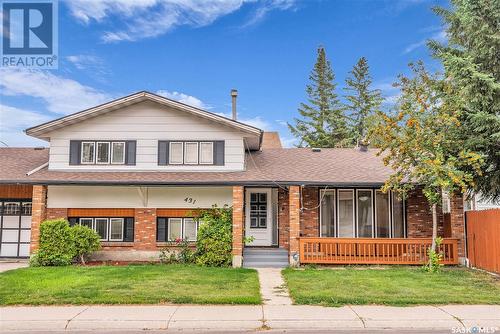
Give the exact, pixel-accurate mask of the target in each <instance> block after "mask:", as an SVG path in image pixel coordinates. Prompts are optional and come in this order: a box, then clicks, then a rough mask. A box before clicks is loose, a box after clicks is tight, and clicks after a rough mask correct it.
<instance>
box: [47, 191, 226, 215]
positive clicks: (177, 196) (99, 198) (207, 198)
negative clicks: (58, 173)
mask: <svg viewBox="0 0 500 334" xmlns="http://www.w3.org/2000/svg"><path fill="white" fill-rule="evenodd" d="M142 190H143V191H142V194H144V196H142V195H141V192H140V191H139V187H118V186H116V187H115V186H48V192H47V207H48V208H143V207H146V208H189V209H196V208H210V207H212V205H217V206H218V207H223V206H224V205H229V206H231V205H232V195H233V192H232V188H231V187H142ZM186 199H187V200H186ZM189 199H192V200H189Z"/></svg>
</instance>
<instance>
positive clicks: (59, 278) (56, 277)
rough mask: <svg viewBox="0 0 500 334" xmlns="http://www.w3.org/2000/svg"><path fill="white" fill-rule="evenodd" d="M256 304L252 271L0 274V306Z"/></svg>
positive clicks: (117, 269) (148, 268) (152, 268)
mask: <svg viewBox="0 0 500 334" xmlns="http://www.w3.org/2000/svg"><path fill="white" fill-rule="evenodd" d="M154 303H189V304H260V303H261V298H260V293H259V280H258V277H257V272H256V271H255V270H250V269H232V268H207V267H198V266H185V265H129V266H95V267H76V266H72V267H71V266H70V267H45V268H25V269H18V270H13V271H8V272H5V273H2V274H0V305H14V304H29V305H42V304H154Z"/></svg>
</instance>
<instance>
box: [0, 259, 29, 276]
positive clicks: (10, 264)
mask: <svg viewBox="0 0 500 334" xmlns="http://www.w3.org/2000/svg"><path fill="white" fill-rule="evenodd" d="M28 266H29V264H28V261H27V260H2V261H0V273H3V272H4V271H8V270H14V269H19V268H26V267H28Z"/></svg>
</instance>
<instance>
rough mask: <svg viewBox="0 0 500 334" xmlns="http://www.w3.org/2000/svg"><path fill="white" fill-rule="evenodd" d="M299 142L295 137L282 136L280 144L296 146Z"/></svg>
mask: <svg viewBox="0 0 500 334" xmlns="http://www.w3.org/2000/svg"><path fill="white" fill-rule="evenodd" d="M298 144H299V140H298V139H297V138H295V137H282V138H281V145H283V147H296V146H297V145H298Z"/></svg>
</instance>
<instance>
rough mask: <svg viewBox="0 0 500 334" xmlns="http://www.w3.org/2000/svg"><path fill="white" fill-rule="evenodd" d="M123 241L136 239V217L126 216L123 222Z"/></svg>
mask: <svg viewBox="0 0 500 334" xmlns="http://www.w3.org/2000/svg"><path fill="white" fill-rule="evenodd" d="M123 241H134V218H132V217H128V218H125V224H123Z"/></svg>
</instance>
